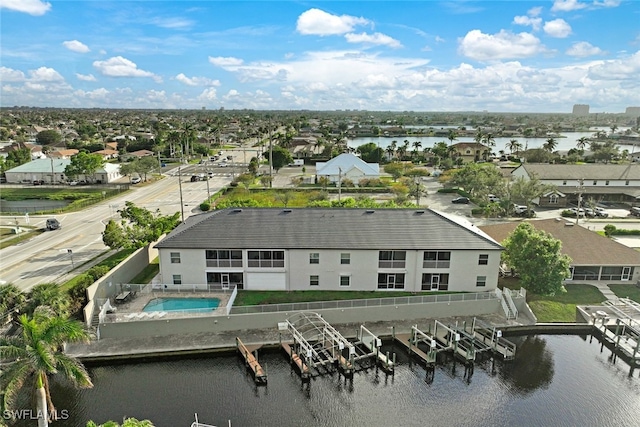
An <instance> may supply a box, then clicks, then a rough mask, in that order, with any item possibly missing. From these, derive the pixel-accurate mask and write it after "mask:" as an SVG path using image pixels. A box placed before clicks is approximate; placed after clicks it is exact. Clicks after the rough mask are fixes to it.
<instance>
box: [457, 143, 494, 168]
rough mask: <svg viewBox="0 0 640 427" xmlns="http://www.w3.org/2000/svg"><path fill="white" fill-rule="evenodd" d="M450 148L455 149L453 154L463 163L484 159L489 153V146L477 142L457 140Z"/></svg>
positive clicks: (487, 157)
mask: <svg viewBox="0 0 640 427" xmlns="http://www.w3.org/2000/svg"><path fill="white" fill-rule="evenodd" d="M451 148H452V149H453V150H455V151H454V153H455V156H457V157H460V158H461V159H462V161H463V162H464V163H470V162H478V161H480V160H485V161H486V160H488V159H489V156H490V154H491V149H490V148H489V147H487V146H486V145H483V144H480V143H477V142H458V143H457V144H452V145H451Z"/></svg>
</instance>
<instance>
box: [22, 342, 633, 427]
mask: <svg viewBox="0 0 640 427" xmlns="http://www.w3.org/2000/svg"><path fill="white" fill-rule="evenodd" d="M512 340H514V342H516V343H517V345H518V350H517V357H516V360H514V361H512V362H505V363H503V362H496V363H495V364H493V365H492V363H491V361H483V362H482V363H478V364H476V367H475V369H474V371H473V374H472V375H470V376H469V375H468V373H467V372H465V369H464V366H463V365H461V364H459V363H458V364H457V365H455V368H454V365H453V364H452V363H451V362H449V363H447V364H444V365H440V366H438V367H437V368H436V370H435V374H434V376H433V380H432V381H429V380H428V379H427V375H426V370H425V368H423V367H422V366H421V365H420V364H418V363H416V362H415V361H414V362H411V361H410V360H409V358H408V357H407V354H406V352H405V351H403V350H402V349H400V348H395V347H392V346H389V347H388V348H389V349H390V350H392V351H397V357H398V359H397V361H398V367H397V369H396V372H395V375H394V376H387V375H385V374H384V373H383V372H382V371H378V372H376V370H375V369H374V368H372V369H370V370H368V371H364V372H358V373H356V374H355V375H354V378H353V380H345V378H344V377H341V376H339V375H338V374H337V373H335V374H333V375H327V376H323V377H316V378H314V379H313V380H312V381H311V382H310V383H309V384H308V385H303V384H302V383H301V381H300V379H299V377H298V376H297V374H296V373H294V372H292V371H291V369H290V366H289V364H288V362H287V360H286V359H285V357H284V355H283V353H281V352H279V351H274V352H270V353H266V352H264V353H262V354H261V355H260V361H261V362H262V364H263V365H264V367H265V368H266V370H267V373H268V380H269V382H268V385H267V386H255V384H254V383H253V381H252V379H251V377H250V376H249V375H248V374H247V371H246V369H245V367H244V365H243V363H242V362H241V361H240V359H239V358H238V357H237V356H235V355H226V356H210V357H201V358H190V359H181V360H163V361H154V362H139V363H128V364H111V365H102V366H90V369H89V370H90V373H91V376H92V378H93V382H94V384H95V386H94V388H93V389H87V390H75V389H73V388H72V387H70V386H68V385H65V384H61V383H59V382H52V395H53V398H54V403H55V404H56V406H57V409H58V411H61V410H63V409H67V410H68V413H69V418H68V419H67V420H65V421H59V422H57V423H54V424H53V426H54V427H55V426H74V427H80V426H84V425H86V421H87V420H89V419H92V420H94V421H97V422H99V423H102V422H105V421H107V420H119V421H122V418H123V417H136V418H138V419H150V420H152V421H153V422H154V423H155V425H156V426H159V427H188V426H190V425H191V422H193V418H194V413H198V418H199V420H200V421H201V422H206V423H209V424H213V425H217V426H227V425H228V421H229V420H231V425H232V426H233V427H246V426H323V427H325V426H327V427H331V426H336V427H338V426H340V427H342V426H367V427H371V426H469V427H482V426H487V427H489V426H509V427H511V426H582V427H584V426H598V427H602V426H638V425H640V378H639V376H638V370H636V371H635V372H634V373H632V374H631V370H630V367H629V365H627V364H626V363H625V362H624V361H622V360H621V359H618V360H617V361H614V360H612V358H611V355H612V353H611V351H610V350H609V349H608V348H607V347H604V349H603V350H602V351H601V345H600V343H599V342H598V340H597V339H596V338H593V339H590V337H580V336H574V335H537V336H535V335H532V336H525V337H517V338H512ZM18 425H21V424H18ZM22 425H29V424H22Z"/></svg>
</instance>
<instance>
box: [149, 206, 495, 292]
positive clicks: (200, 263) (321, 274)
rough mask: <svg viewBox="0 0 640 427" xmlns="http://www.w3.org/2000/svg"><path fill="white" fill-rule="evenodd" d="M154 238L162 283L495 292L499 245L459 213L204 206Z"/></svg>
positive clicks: (282, 288)
mask: <svg viewBox="0 0 640 427" xmlns="http://www.w3.org/2000/svg"><path fill="white" fill-rule="evenodd" d="M155 247H156V248H157V249H158V251H159V259H160V276H161V280H162V281H163V283H166V284H172V285H187V286H185V288H189V289H190V288H191V286H192V285H204V287H205V288H206V285H216V286H220V285H221V286H222V287H223V288H224V287H226V286H233V285H237V286H238V288H240V289H247V290H282V291H285V290H333V291H335V290H351V291H353V290H357V291H376V290H377V291H385V290H402V291H411V292H420V291H471V292H478V291H491V290H494V289H495V288H496V287H497V283H498V272H499V267H500V253H501V251H502V250H503V248H502V247H501V246H500V245H499V244H498V243H497V242H496V241H495V240H494V239H492V238H491V237H489V236H488V235H487V234H485V233H484V232H482V231H481V230H480V229H479V228H477V227H475V226H474V225H472V224H471V223H469V222H468V221H466V220H465V219H464V218H461V217H458V216H455V215H448V214H444V213H440V212H436V211H434V210H430V209H419V210H415V209H342V208H334V209H329V208H323V209H319V208H318V209H316V208H307V209H275V208H242V209H240V208H236V209H225V210H220V211H214V212H208V213H204V214H200V215H196V216H192V217H189V218H188V219H187V220H186V221H185V222H184V223H182V224H180V225H179V226H178V227H177V228H176V229H175V230H173V231H172V232H171V233H170V234H169V235H168V236H167V237H166V238H164V239H163V240H162V241H160V242H159V243H158V244H157V245H156V246H155ZM173 288H175V286H173Z"/></svg>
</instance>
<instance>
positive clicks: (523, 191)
mask: <svg viewBox="0 0 640 427" xmlns="http://www.w3.org/2000/svg"><path fill="white" fill-rule="evenodd" d="M554 189H555V187H554V186H553V185H547V184H543V183H542V181H540V179H538V177H537V176H535V175H533V176H532V177H531V179H525V178H524V177H521V176H520V177H518V178H516V179H515V180H513V181H512V182H511V184H510V185H509V194H510V195H511V200H512V201H514V202H518V203H522V204H524V205H526V206H527V208H530V207H531V205H532V203H533V200H534V199H537V198H539V197H540V196H542V195H543V194H545V193H548V192H550V191H552V190H554Z"/></svg>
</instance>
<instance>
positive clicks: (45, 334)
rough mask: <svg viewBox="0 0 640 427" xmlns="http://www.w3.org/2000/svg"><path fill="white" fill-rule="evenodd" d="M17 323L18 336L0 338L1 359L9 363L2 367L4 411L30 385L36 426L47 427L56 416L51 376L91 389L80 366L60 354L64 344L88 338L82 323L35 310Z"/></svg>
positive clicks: (68, 357)
mask: <svg viewBox="0 0 640 427" xmlns="http://www.w3.org/2000/svg"><path fill="white" fill-rule="evenodd" d="M19 323H20V329H21V330H20V334H19V335H14V336H5V337H1V338H0V358H1V359H3V360H10V361H12V363H9V364H7V365H5V366H4V367H3V372H2V377H1V382H2V389H3V390H4V392H5V394H4V408H5V409H10V408H12V407H13V404H14V403H15V400H16V397H17V395H18V392H19V390H20V389H21V388H22V387H23V385H24V384H25V383H31V384H33V385H32V387H33V389H34V390H35V394H36V404H37V410H38V414H42V415H39V417H38V426H39V427H47V426H48V425H49V416H50V414H55V408H54V406H53V403H52V400H51V395H50V389H49V376H50V375H53V374H62V375H64V377H65V378H66V379H68V380H69V381H70V382H71V383H73V384H74V385H75V386H76V387H92V386H93V384H92V383H91V378H89V374H88V373H87V371H86V369H85V368H84V366H83V365H82V363H80V362H79V361H78V360H77V359H75V358H73V357H70V356H67V355H66V354H65V353H64V352H63V351H62V348H63V345H64V344H65V343H68V342H80V341H85V342H86V341H89V335H88V333H87V331H85V330H84V328H83V325H82V323H80V322H78V321H75V320H70V319H67V318H64V317H60V316H56V315H55V314H54V313H52V312H51V311H49V310H45V309H38V310H37V312H36V313H34V315H33V317H31V318H30V317H28V316H27V315H26V314H23V315H21V316H20V318H19Z"/></svg>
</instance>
